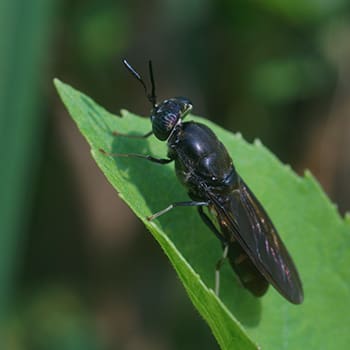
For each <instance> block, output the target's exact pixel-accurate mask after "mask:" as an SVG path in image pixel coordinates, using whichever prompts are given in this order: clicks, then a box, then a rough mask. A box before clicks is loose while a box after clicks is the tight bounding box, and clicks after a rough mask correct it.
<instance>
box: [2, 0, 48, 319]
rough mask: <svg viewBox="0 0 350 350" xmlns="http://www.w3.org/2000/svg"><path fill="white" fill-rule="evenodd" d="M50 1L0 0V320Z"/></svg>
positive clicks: (9, 282)
mask: <svg viewBox="0 0 350 350" xmlns="http://www.w3.org/2000/svg"><path fill="white" fill-rule="evenodd" d="M53 3H54V1H52V0H33V1H28V2H26V1H18V0H2V1H0V52H1V53H0V159H1V165H0V194H1V195H0V320H1V321H2V320H3V319H5V318H6V313H7V311H8V309H9V305H10V303H9V301H10V299H11V298H12V297H13V296H14V295H15V293H14V290H13V288H14V278H15V277H16V275H17V271H16V269H17V264H18V262H19V260H20V259H19V255H20V254H19V253H20V252H21V242H22V241H21V238H22V231H23V229H24V227H25V225H26V222H27V218H28V214H29V213H28V211H29V210H30V200H29V199H30V197H31V193H32V187H33V186H32V179H33V173H34V172H35V168H36V165H37V160H38V155H40V152H39V151H38V148H39V146H40V144H39V143H40V138H41V133H42V122H43V119H41V117H42V114H41V113H40V111H38V109H39V108H38V107H39V104H38V101H39V88H40V80H41V77H42V76H45V72H44V71H43V67H42V66H43V62H44V58H45V53H46V52H47V48H48V46H47V40H48V37H49V34H50V28H51V25H52V20H51V19H52V7H53Z"/></svg>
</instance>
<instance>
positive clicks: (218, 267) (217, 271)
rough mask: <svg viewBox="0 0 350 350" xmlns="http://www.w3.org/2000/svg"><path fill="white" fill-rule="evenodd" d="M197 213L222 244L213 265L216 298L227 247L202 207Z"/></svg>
mask: <svg viewBox="0 0 350 350" xmlns="http://www.w3.org/2000/svg"><path fill="white" fill-rule="evenodd" d="M198 213H199V215H200V217H201V218H202V220H203V221H204V223H205V224H206V225H207V226H208V227H209V228H210V230H211V231H213V233H214V234H215V236H216V237H217V238H218V239H219V240H220V242H221V243H222V246H223V249H224V251H223V253H222V256H221V258H220V259H219V260H218V261H217V263H216V264H215V294H216V295H217V296H219V291H220V270H221V267H222V265H223V264H224V262H225V260H226V258H227V254H228V249H229V245H228V244H227V242H226V241H225V239H224V237H223V236H222V234H221V233H220V231H219V230H218V229H217V228H216V227H215V225H214V224H213V222H212V221H211V220H210V218H209V216H208V215H207V214H205V213H204V211H203V208H202V207H199V208H198Z"/></svg>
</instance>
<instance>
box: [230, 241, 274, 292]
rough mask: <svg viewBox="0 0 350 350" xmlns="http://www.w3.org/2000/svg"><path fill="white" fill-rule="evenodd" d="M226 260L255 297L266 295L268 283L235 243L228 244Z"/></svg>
mask: <svg viewBox="0 0 350 350" xmlns="http://www.w3.org/2000/svg"><path fill="white" fill-rule="evenodd" d="M227 258H228V260H229V262H230V265H231V267H232V268H233V270H234V271H235V273H236V274H237V276H238V278H239V280H240V282H241V283H242V285H243V286H244V287H245V288H247V289H248V290H249V291H250V292H251V293H253V294H254V295H255V296H257V297H261V296H262V295H264V294H265V293H266V290H267V288H268V286H269V283H268V282H267V281H266V279H265V277H264V276H263V275H262V274H261V273H260V272H259V271H258V269H257V268H256V267H255V265H254V264H253V263H252V261H251V260H250V258H249V256H248V255H247V254H246V253H245V252H244V250H243V249H242V247H241V246H240V245H239V243H238V242H237V241H233V242H230V246H229V250H228V255H227Z"/></svg>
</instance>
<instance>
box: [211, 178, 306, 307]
mask: <svg viewBox="0 0 350 350" xmlns="http://www.w3.org/2000/svg"><path fill="white" fill-rule="evenodd" d="M214 202H215V201H214ZM218 206H219V207H220V208H218ZM216 207H217V209H219V210H218V212H219V216H220V217H221V220H224V221H226V222H229V223H230V226H231V228H232V231H231V232H232V235H233V238H234V239H236V240H237V241H238V242H239V244H240V245H241V247H242V248H243V250H244V251H245V252H246V253H247V255H248V256H249V258H250V259H251V261H252V262H253V263H254V265H255V266H256V268H257V269H258V270H259V271H260V273H261V274H262V275H263V276H264V277H265V278H266V280H267V281H268V282H269V283H271V284H272V285H273V286H274V287H275V288H276V289H277V290H278V291H279V292H280V293H281V294H282V295H283V296H284V297H285V298H286V299H288V300H289V301H290V302H292V303H294V304H300V303H302V301H303V289H302V284H301V281H300V278H299V274H298V272H297V269H296V267H295V265H294V263H293V260H292V258H291V257H290V255H289V253H288V251H287V249H286V247H285V246H284V244H283V242H282V240H281V238H280V237H279V235H278V233H277V230H276V229H275V227H274V225H273V223H272V222H271V220H270V218H269V217H268V215H267V213H266V211H265V210H264V208H263V207H262V205H261V204H260V203H259V201H258V200H257V198H256V197H255V196H254V194H253V193H252V191H251V190H250V189H249V187H248V186H247V185H246V184H245V183H244V181H243V180H242V179H241V178H239V179H238V189H237V190H235V191H234V192H233V193H232V196H231V198H230V204H229V205H228V207H229V209H230V210H228V207H227V206H226V205H225V208H224V207H223V206H221V205H220V204H219V203H218V202H216Z"/></svg>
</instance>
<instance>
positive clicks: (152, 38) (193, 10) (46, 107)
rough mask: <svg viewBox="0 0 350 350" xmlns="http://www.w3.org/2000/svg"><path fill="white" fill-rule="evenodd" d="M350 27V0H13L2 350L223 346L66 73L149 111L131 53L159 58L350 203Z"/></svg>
mask: <svg viewBox="0 0 350 350" xmlns="http://www.w3.org/2000/svg"><path fill="white" fill-rule="evenodd" d="M349 37H350V3H349V2H348V1H345V0H323V1H321V0H313V1H307V2H304V1H301V0H297V1H282V0H263V1H261V0H260V1H257V0H255V1H254V0H249V1H228V0H219V1H213V0H212V1H210V0H206V1H205V0H204V1H198V0H196V1H195V0H189V1H184V0H177V1H176V0H167V1H147V2H146V1H136V0H134V1H125V2H121V1H116V0H114V1H112V0H100V1H96V0H94V1H93V0H84V1H82V0H71V1H69V0H61V1H55V0H32V1H26V0H1V2H0V133H1V137H0V142H1V147H0V154H1V158H0V160H1V164H0V167H1V171H0V180H1V181H0V193H1V195H0V208H1V210H0V339H1V349H6V350H7V349H8V350H12V349H13V350H17V349H18V350H22V349H35V350H36V349H38V350H41V349H42V350H44V349H45V350H46V349H64V350H66V349H67V350H70V349H72V350H73V349H74V350H75V349H76V350H79V349H127V350H133V349H140V350H143V349H145V350H146V349H147V350H148V349H155V350H158V349H159V350H168V349H185V350H186V349H217V348H218V346H217V344H216V342H215V340H214V338H213V337H212V335H211V334H210V331H209V328H208V327H207V326H206V325H205V323H204V322H203V321H202V320H201V319H200V317H199V316H198V315H197V312H196V311H195V310H194V308H193V307H192V305H191V304H190V302H189V300H187V297H186V295H185V292H184V290H183V289H182V286H181V285H180V283H179V281H178V279H177V278H176V276H175V273H174V272H173V270H172V268H171V267H170V266H169V263H168V261H167V259H166V258H165V256H164V254H163V253H162V251H161V250H160V249H159V247H158V246H157V244H156V243H155V242H154V241H153V239H152V238H151V236H150V235H149V234H148V233H147V232H146V231H145V229H144V228H143V227H142V225H141V224H140V223H139V222H138V221H137V220H136V219H135V218H134V217H133V215H132V213H131V212H130V210H129V209H128V208H126V207H125V205H124V204H123V203H121V202H120V200H119V199H118V196H117V194H116V193H115V192H114V191H113V190H112V188H111V187H110V186H109V185H108V183H107V182H106V180H105V179H104V177H103V175H102V174H101V173H100V171H99V170H98V169H97V168H96V166H95V164H94V163H93V161H92V159H91V157H90V155H89V149H88V147H87V145H86V144H85V141H84V140H83V139H82V137H81V136H80V135H79V133H78V131H77V130H76V127H75V126H74V124H73V122H72V121H71V120H70V118H69V117H68V115H67V112H66V110H65V109H64V107H63V105H62V103H61V102H60V100H59V99H58V97H57V94H56V91H55V90H54V87H53V84H52V79H53V77H58V78H60V79H61V80H63V81H65V82H67V83H69V84H71V85H73V86H74V87H76V88H78V89H80V90H82V91H83V92H85V93H87V94H88V95H90V96H91V97H92V98H94V99H95V100H96V101H97V102H99V103H100V104H102V105H103V106H105V107H106V108H107V109H109V110H110V111H113V112H115V113H118V112H119V110H120V109H121V108H126V109H129V110H131V111H133V112H136V113H138V114H142V115H147V114H148V112H149V109H150V106H149V103H148V101H147V100H146V99H145V97H144V93H143V90H142V88H141V87H140V86H139V85H138V84H137V82H135V80H134V79H132V78H131V77H130V75H129V74H128V73H127V72H126V71H125V68H124V67H123V66H122V64H121V57H127V58H128V59H129V61H130V62H131V63H132V64H133V65H134V66H135V67H136V68H137V69H138V70H139V71H140V72H141V73H144V75H146V74H147V61H148V59H152V60H153V64H154V68H155V75H156V84H157V90H158V91H157V95H158V98H159V99H162V98H166V97H172V96H177V95H183V96H188V97H189V98H190V99H191V100H192V102H193V104H194V113H195V114H197V115H201V116H204V117H207V118H209V119H211V120H213V121H215V122H217V123H219V124H220V125H222V126H224V127H226V128H227V129H230V130H232V131H240V132H241V133H242V134H243V136H244V137H245V138H246V139H248V140H249V141H253V140H254V139H255V138H260V139H261V140H262V142H263V143H264V144H265V145H267V146H268V147H269V148H270V149H271V150H272V151H273V152H274V153H275V154H276V155H277V156H278V157H279V158H280V159H281V160H282V161H283V162H285V163H290V164H291V165H292V167H293V168H294V169H295V170H296V171H297V172H299V173H300V174H302V173H303V169H304V168H306V167H307V168H309V169H311V171H312V172H313V173H314V174H315V175H316V177H317V178H318V179H319V181H320V182H321V184H322V186H323V187H324V189H325V190H326V192H327V193H328V195H329V196H330V198H331V199H332V200H333V201H334V202H335V203H337V204H338V207H339V210H340V211H341V212H342V213H343V212H345V211H346V210H348V209H349V207H350V187H349V185H348V180H349V175H350V158H349V152H348V150H349V147H350V137H349V135H350V117H349V115H350V98H349V97H350V40H349ZM155 195H157V194H156V193H155ZM286 200H288V199H286ZM310 205H312V203H310ZM330 234H331V233H330Z"/></svg>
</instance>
